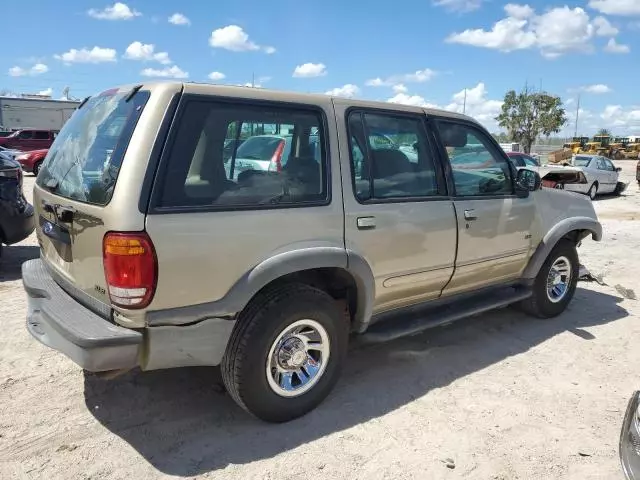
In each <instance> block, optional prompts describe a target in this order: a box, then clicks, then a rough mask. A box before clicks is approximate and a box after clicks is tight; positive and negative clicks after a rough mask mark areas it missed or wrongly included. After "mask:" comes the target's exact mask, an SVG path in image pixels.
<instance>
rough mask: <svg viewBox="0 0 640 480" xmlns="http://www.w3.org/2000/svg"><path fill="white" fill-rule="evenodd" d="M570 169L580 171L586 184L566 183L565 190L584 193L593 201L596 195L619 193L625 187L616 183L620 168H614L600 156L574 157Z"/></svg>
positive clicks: (609, 161) (608, 160)
mask: <svg viewBox="0 0 640 480" xmlns="http://www.w3.org/2000/svg"><path fill="white" fill-rule="evenodd" d="M571 163H572V165H571V167H565V168H571V169H575V170H580V171H581V172H582V173H583V174H584V176H585V178H586V180H587V182H586V183H566V184H565V185H564V189H565V190H569V191H572V192H579V193H585V194H587V195H589V197H591V199H592V200H593V199H594V198H596V195H605V194H608V193H609V194H610V193H615V194H618V193H621V192H622V190H624V188H625V187H626V185H625V184H624V183H622V182H619V181H618V176H619V174H620V170H622V169H621V168H616V167H615V165H614V164H613V162H612V161H611V160H610V159H608V158H606V157H603V156H601V155H575V156H574V157H573V159H572V162H571Z"/></svg>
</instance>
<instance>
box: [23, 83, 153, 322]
mask: <svg viewBox="0 0 640 480" xmlns="http://www.w3.org/2000/svg"><path fill="white" fill-rule="evenodd" d="M129 92H130V90H129V89H127V90H124V91H119V90H110V91H107V92H104V93H102V94H100V95H97V96H95V97H92V98H91V99H89V100H88V101H87V102H86V103H85V104H84V105H83V106H82V108H80V109H79V110H77V111H76V112H75V113H74V114H73V116H72V117H71V118H70V119H69V121H68V122H67V123H66V124H65V126H64V128H63V130H62V131H61V132H60V134H59V135H58V138H57V139H56V141H55V143H54V144H53V145H52V147H51V149H50V150H49V153H48V156H47V158H46V160H45V163H44V164H43V166H42V168H41V170H40V173H39V175H38V178H37V180H36V187H35V189H34V208H35V210H36V215H37V221H36V223H37V225H36V233H37V237H38V241H39V243H40V246H41V249H42V252H41V257H42V258H43V259H44V260H45V262H46V263H47V265H48V266H49V267H50V268H51V270H52V272H53V273H54V277H55V278H56V280H58V282H59V283H60V284H61V285H62V286H63V288H64V287H66V289H67V291H69V293H71V294H76V296H77V297H78V299H79V300H81V301H82V300H85V303H89V305H88V306H94V307H95V306H96V304H95V303H92V301H91V300H92V299H93V300H96V299H97V300H99V301H100V302H103V303H108V296H107V294H106V289H105V279H104V270H103V265H102V241H103V237H104V234H105V232H107V231H109V230H133V231H135V230H143V229H144V215H143V214H142V213H140V212H138V211H137V210H138V209H137V197H136V196H135V192H136V190H135V185H132V184H131V183H130V181H135V176H136V175H135V167H136V162H135V161H134V160H132V161H131V162H130V166H129V168H128V170H127V172H126V173H125V174H124V175H123V176H124V180H123V182H122V183H124V185H122V187H123V190H125V191H126V190H128V192H126V193H125V195H124V197H127V196H129V198H128V202H127V203H126V204H125V205H124V206H125V208H122V207H123V205H122V203H121V200H120V201H116V200H115V199H113V201H112V197H113V194H114V189H115V187H116V181H117V179H118V177H119V173H120V170H121V167H122V165H123V159H124V156H125V152H126V151H127V147H128V145H129V140H130V139H131V137H132V133H133V131H134V128H135V126H136V123H137V122H138V119H139V118H140V116H141V114H142V112H143V109H144V107H145V104H146V103H147V101H148V99H149V97H150V93H149V92H148V91H144V90H142V91H139V92H138V93H137V94H135V95H134V96H133V97H132V98H131V99H129V100H128V99H127V97H128V95H129ZM131 150H133V152H132V153H131V155H135V152H136V151H138V149H137V148H135V147H134V148H132V149H131ZM137 160H138V163H142V167H144V166H145V165H146V160H147V159H146V158H144V156H143V155H141V158H138V159H137ZM124 197H123V196H121V197H120V198H121V199H122V200H124V199H125V198H124ZM101 308H102V307H101ZM102 313H104V312H102Z"/></svg>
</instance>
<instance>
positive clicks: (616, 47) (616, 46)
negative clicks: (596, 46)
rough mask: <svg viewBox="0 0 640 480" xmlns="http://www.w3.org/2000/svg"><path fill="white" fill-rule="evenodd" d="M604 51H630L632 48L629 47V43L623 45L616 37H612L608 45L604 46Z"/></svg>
mask: <svg viewBox="0 0 640 480" xmlns="http://www.w3.org/2000/svg"><path fill="white" fill-rule="evenodd" d="M604 51H605V52H609V53H629V52H630V51H631V48H629V45H623V44H621V43H618V42H616V39H615V38H610V39H609V41H608V42H607V45H606V46H605V47H604Z"/></svg>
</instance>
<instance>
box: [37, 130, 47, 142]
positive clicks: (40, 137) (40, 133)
mask: <svg viewBox="0 0 640 480" xmlns="http://www.w3.org/2000/svg"><path fill="white" fill-rule="evenodd" d="M33 139H34V140H49V132H45V131H42V130H36V131H35V132H34V133H33Z"/></svg>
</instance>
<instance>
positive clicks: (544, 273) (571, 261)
mask: <svg viewBox="0 0 640 480" xmlns="http://www.w3.org/2000/svg"><path fill="white" fill-rule="evenodd" d="M579 269H580V265H579V261H578V252H577V250H576V246H575V244H574V243H573V242H571V241H569V240H560V241H559V242H558V244H557V245H556V246H555V247H554V248H553V250H552V251H551V253H550V254H549V256H548V257H547V259H546V260H545V262H544V263H543V264H542V267H541V268H540V271H539V272H538V276H537V277H536V279H535V281H534V284H533V295H532V296H531V297H529V298H527V299H526V300H523V301H522V302H520V303H519V305H518V306H519V307H520V309H521V310H522V311H524V312H525V313H527V314H529V315H531V316H534V317H538V318H552V317H557V316H558V315H560V314H561V313H562V312H564V311H565V309H566V308H567V305H569V302H571V299H572V298H573V295H574V294H575V291H576V286H577V285H578V275H579Z"/></svg>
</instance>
